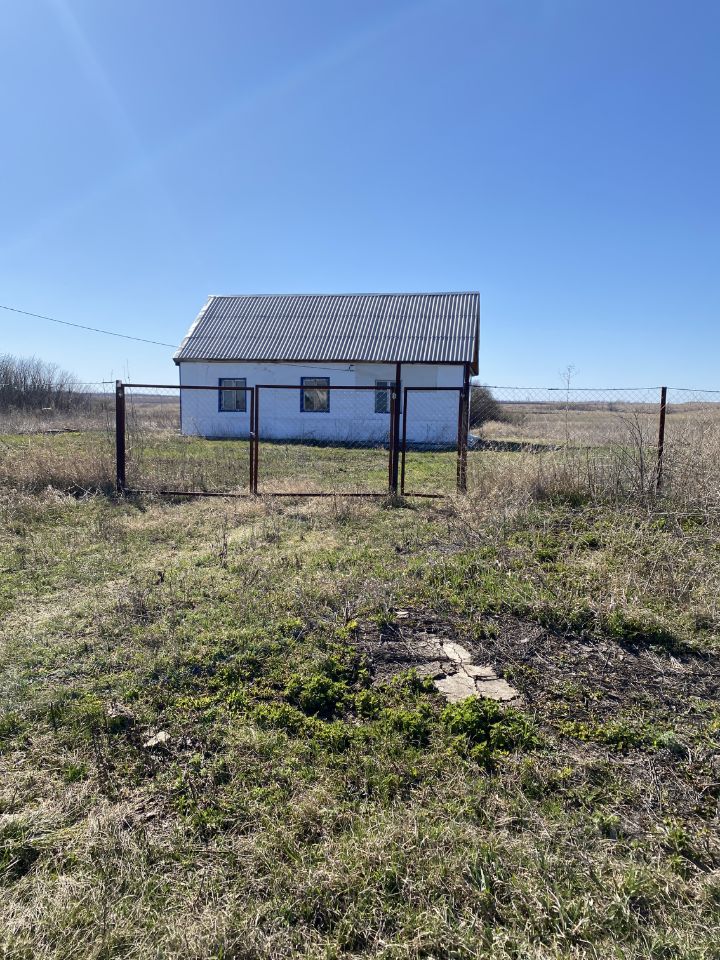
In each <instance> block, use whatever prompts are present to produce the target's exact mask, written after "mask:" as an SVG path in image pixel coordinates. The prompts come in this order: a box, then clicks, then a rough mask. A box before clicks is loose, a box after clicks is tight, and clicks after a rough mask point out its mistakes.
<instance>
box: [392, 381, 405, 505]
mask: <svg viewBox="0 0 720 960" xmlns="http://www.w3.org/2000/svg"><path fill="white" fill-rule="evenodd" d="M401 370H402V365H401V364H399V363H396V364H395V383H394V384H393V388H392V400H391V403H390V418H391V420H392V431H391V434H390V436H391V437H392V443H391V444H390V493H391V494H393V495H394V494H397V492H398V467H399V463H400V391H401V389H402V386H401V382H400V375H401Z"/></svg>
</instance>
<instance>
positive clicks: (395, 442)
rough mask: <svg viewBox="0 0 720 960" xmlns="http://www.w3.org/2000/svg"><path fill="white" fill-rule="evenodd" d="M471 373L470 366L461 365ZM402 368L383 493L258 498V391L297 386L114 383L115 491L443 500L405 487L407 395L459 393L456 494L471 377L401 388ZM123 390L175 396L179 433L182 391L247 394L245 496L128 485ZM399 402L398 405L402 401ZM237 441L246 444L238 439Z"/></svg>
mask: <svg viewBox="0 0 720 960" xmlns="http://www.w3.org/2000/svg"><path fill="white" fill-rule="evenodd" d="M465 366H466V368H469V364H466V365H465ZM401 369H402V368H401V364H400V363H398V364H396V368H395V380H394V383H393V386H392V388H390V410H389V419H390V424H389V436H388V486H387V489H386V490H383V491H370V492H367V493H364V492H362V493H359V492H355V491H353V492H335V491H314V492H311V491H296V492H290V493H288V492H273V491H268V492H267V493H265V492H263V493H258V480H259V464H260V391H261V390H297V391H300V390H302V389H303V387H302V385H298V384H296V383H260V384H256V385H255V386H254V387H230V386H228V387H225V386H219V385H218V386H215V385H210V384H176V383H124V382H123V381H122V380H116V381H115V489H116V491H117V493H118V494H121V495H126V494H149V493H154V494H157V495H158V496H172V497H239V498H243V497H254V496H269V497H387V496H388V495H389V496H397V495H398V494H399V495H400V496H401V497H406V496H407V497H424V498H430V499H443V498H444V497H445V496H446V494H444V493H415V492H413V491H409V490H407V489H406V487H405V454H406V451H407V411H408V393H412V392H414V393H439V392H444V393H447V392H452V391H456V392H457V393H458V432H457V489H458V491H460V492H462V491H465V489H466V482H467V438H468V426H469V424H468V414H469V409H468V407H469V403H468V397H469V382H470V380H469V374H468V370H467V369H466V372H465V378H464V385H463V386H462V387H403V386H402V380H401V378H400V377H401ZM322 389H323V390H352V391H372V392H374V393H375V392H377V390H378V387H377V386H374V385H371V384H348V385H343V384H328V386H327V387H323V388H322ZM126 390H172V391H177V392H178V401H179V404H180V429H181V430H182V393H183V390H208V391H212V392H213V393H214V392H215V391H223V390H235V391H238V390H243V391H244V393H245V394H246V395H247V394H250V409H249V411H248V413H249V430H248V437H247V440H248V492H247V493H237V492H233V493H230V492H227V493H225V492H222V491H217V490H168V489H164V488H163V489H160V490H150V489H147V488H143V487H131V486H128V483H127V444H126V437H127V417H126V392H125V391H126ZM401 397H402V403H400V398H401ZM237 439H245V438H241V437H238V438H237Z"/></svg>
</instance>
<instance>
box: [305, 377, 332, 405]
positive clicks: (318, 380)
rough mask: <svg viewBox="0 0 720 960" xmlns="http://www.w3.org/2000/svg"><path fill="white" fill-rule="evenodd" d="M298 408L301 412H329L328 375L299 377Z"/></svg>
mask: <svg viewBox="0 0 720 960" xmlns="http://www.w3.org/2000/svg"><path fill="white" fill-rule="evenodd" d="M300 384H301V386H302V390H301V391H300V410H301V411H302V412H303V413H329V412H330V391H329V390H328V389H327V387H329V386H330V377H301V378H300Z"/></svg>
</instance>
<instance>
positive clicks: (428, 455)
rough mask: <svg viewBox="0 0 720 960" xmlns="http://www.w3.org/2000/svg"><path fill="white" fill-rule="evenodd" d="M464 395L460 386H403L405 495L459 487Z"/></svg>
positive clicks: (444, 491)
mask: <svg viewBox="0 0 720 960" xmlns="http://www.w3.org/2000/svg"><path fill="white" fill-rule="evenodd" d="M463 397H464V394H463V390H462V388H458V387H452V388H448V389H444V388H431V387H428V388H423V387H406V388H405V389H404V390H403V398H402V403H403V411H402V427H401V431H402V441H401V447H402V452H401V465H400V472H401V484H400V487H401V492H402V493H403V494H404V495H405V496H446V495H448V494H451V493H453V492H454V491H455V490H457V488H458V481H459V473H458V447H459V444H460V442H461V439H462V437H463V431H464V423H463V411H464V403H463Z"/></svg>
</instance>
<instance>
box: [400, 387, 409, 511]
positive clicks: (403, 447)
mask: <svg viewBox="0 0 720 960" xmlns="http://www.w3.org/2000/svg"><path fill="white" fill-rule="evenodd" d="M407 403H408V388H407V387H403V401H402V442H401V444H400V496H402V497H404V496H405V451H406V450H407Z"/></svg>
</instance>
